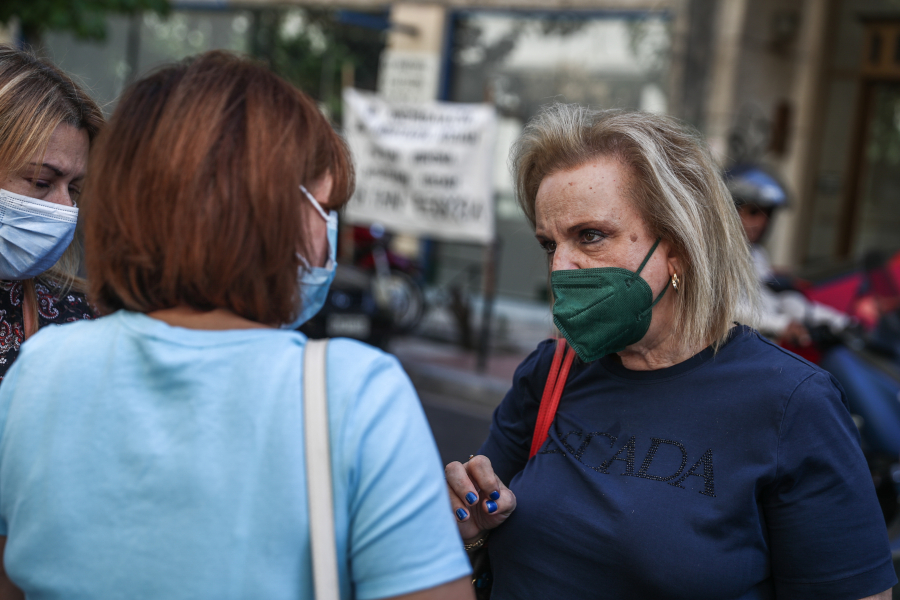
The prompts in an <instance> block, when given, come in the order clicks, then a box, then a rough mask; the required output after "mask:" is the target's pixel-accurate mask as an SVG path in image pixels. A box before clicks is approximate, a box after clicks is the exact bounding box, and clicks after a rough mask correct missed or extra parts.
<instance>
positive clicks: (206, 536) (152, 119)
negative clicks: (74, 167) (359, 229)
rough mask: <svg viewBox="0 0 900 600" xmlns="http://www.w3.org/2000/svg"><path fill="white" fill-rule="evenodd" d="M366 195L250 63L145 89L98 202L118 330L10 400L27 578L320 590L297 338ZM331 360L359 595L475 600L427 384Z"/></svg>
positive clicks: (99, 281) (349, 585)
mask: <svg viewBox="0 0 900 600" xmlns="http://www.w3.org/2000/svg"><path fill="white" fill-rule="evenodd" d="M352 189H353V175H352V165H351V163H350V156H349V154H348V151H347V148H346V146H345V145H344V143H343V142H342V141H341V139H340V138H339V137H338V136H337V135H336V134H335V132H334V131H333V130H332V128H331V127H330V126H329V124H328V122H327V121H326V119H325V118H324V117H323V116H322V114H321V113H320V112H319V111H318V109H317V108H316V105H315V104H314V103H313V101H312V100H311V99H310V98H309V97H307V96H306V95H305V94H303V93H302V92H300V91H298V90H297V89H295V88H293V87H291V86H290V85H289V84H287V83H286V82H285V81H283V80H281V79H280V78H278V77H276V76H275V75H273V74H272V73H270V72H269V71H268V70H266V69H265V68H263V67H261V66H259V65H257V64H255V63H253V62H251V61H249V60H244V59H241V58H237V57H234V56H232V55H229V54H226V53H222V52H211V53H207V54H203V55H201V56H198V57H196V58H194V59H193V60H189V61H187V62H184V63H181V64H178V65H174V66H170V67H166V68H163V69H161V70H160V71H158V72H156V73H154V74H152V75H149V76H148V77H146V78H144V79H142V80H140V81H138V82H137V83H135V84H134V85H133V86H132V87H131V88H130V89H129V90H128V91H127V92H126V94H125V95H124V97H123V98H122V100H121V102H120V103H119V105H118V107H117V109H116V112H115V114H114V115H113V117H112V119H111V121H110V124H109V127H108V129H107V130H106V131H105V132H104V134H103V135H102V136H101V139H100V140H99V141H98V143H97V147H96V150H95V154H94V156H93V157H92V168H91V171H90V174H89V177H88V185H87V187H86V190H85V202H84V204H85V234H86V260H87V268H88V276H89V280H90V287H91V294H92V297H93V298H94V300H95V301H96V303H97V305H98V306H99V307H100V309H101V310H102V311H103V312H104V313H106V316H104V317H103V318H101V319H98V320H96V321H91V322H85V323H83V324H79V325H73V326H69V327H64V328H56V329H53V330H48V331H46V332H42V333H41V334H40V335H37V336H35V338H34V340H33V341H32V342H30V343H29V344H28V345H27V346H26V347H25V349H24V352H23V354H22V357H21V359H20V360H19V362H18V363H17V365H16V366H15V367H14V369H13V370H11V371H10V373H9V375H8V377H7V380H6V381H5V382H4V384H3V386H2V388H0V534H2V535H3V536H6V537H5V538H4V539H5V540H6V541H5V544H6V545H5V556H4V564H5V567H6V574H7V576H8V578H9V580H10V582H11V584H10V585H14V586H15V587H17V588H19V589H20V590H21V591H23V592H24V593H25V594H26V595H27V596H31V595H32V594H33V595H34V596H35V597H44V596H48V597H49V596H52V597H64V598H70V599H73V598H85V599H86V598H111V597H122V598H172V599H174V598H200V597H204V598H223V599H227V598H266V599H279V598H284V599H288V598H290V599H292V600H294V599H297V598H312V597H313V589H312V580H311V558H312V557H311V556H310V542H309V530H310V523H309V517H308V505H307V489H306V488H307V484H306V470H305V467H304V461H305V458H304V434H303V431H304V429H303V417H302V415H303V401H302V389H303V379H304V375H303V371H302V363H303V356H304V351H305V347H306V343H307V340H306V338H305V337H304V336H303V335H302V334H300V333H298V332H296V331H291V330H289V329H290V328H293V327H294V326H296V325H297V324H299V323H300V322H302V321H303V320H304V319H306V318H309V317H310V316H311V315H312V314H314V313H315V312H316V311H317V310H318V309H319V308H321V306H322V302H323V301H324V295H325V293H326V292H327V288H328V285H329V283H330V278H331V275H332V274H333V270H334V266H335V264H334V260H335V243H336V232H337V229H336V225H337V223H336V218H337V214H336V213H335V209H336V208H338V207H340V206H341V205H342V204H344V203H345V202H346V201H347V199H348V198H349V196H350V194H351V192H352ZM327 353H328V362H327V365H328V367H327V392H328V413H329V421H328V422H329V427H328V429H329V436H330V440H331V466H332V469H331V470H332V477H333V496H334V501H333V505H334V515H335V540H336V544H337V557H338V570H339V580H340V591H341V597H342V598H350V597H355V598H416V599H418V598H421V599H444V598H448V599H449V598H467V597H470V595H471V588H470V586H469V584H468V581H467V577H466V576H467V574H468V572H469V567H468V562H467V561H466V557H465V554H464V552H463V548H462V545H461V544H460V541H459V539H458V535H457V534H456V531H455V528H454V527H453V524H452V521H451V519H450V518H449V516H448V515H449V514H450V513H449V511H448V509H449V503H448V502H447V498H446V493H445V492H444V481H443V478H442V476H441V472H440V462H439V458H438V454H437V450H436V447H435V444H434V441H433V439H432V438H431V434H430V431H429V429H428V425H427V422H426V421H425V418H424V415H423V412H422V410H421V406H420V405H419V402H418V399H417V398H416V395H415V391H414V390H413V388H412V386H411V384H410V382H409V380H408V379H407V378H406V376H405V375H404V373H403V372H402V370H401V369H400V367H399V365H398V363H397V362H396V360H395V359H393V358H392V357H390V356H388V355H386V354H384V353H382V352H379V351H377V350H375V349H373V348H370V347H368V346H365V345H363V344H360V343H358V342H355V341H351V340H341V339H337V340H333V341H332V342H331V343H330V344H329V345H328V351H327ZM74 357H77V360H74V359H73V358H74ZM48 369H49V370H50V372H53V373H54V374H55V377H54V378H53V379H52V380H49V381H48V380H47V379H46V377H45V375H44V374H46V373H47V372H48ZM7 583H8V584H9V582H7Z"/></svg>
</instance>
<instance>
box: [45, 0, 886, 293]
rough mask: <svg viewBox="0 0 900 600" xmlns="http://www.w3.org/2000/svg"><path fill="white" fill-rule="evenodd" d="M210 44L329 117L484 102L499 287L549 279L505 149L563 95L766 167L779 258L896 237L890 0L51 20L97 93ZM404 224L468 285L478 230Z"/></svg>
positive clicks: (196, 4) (274, 5)
mask: <svg viewBox="0 0 900 600" xmlns="http://www.w3.org/2000/svg"><path fill="white" fill-rule="evenodd" d="M210 48H225V49H230V50H234V51H238V52H245V53H249V54H252V55H255V56H258V57H260V58H262V59H263V60H266V61H268V62H269V63H270V64H272V66H273V67H274V68H275V69H276V70H278V71H279V72H281V73H282V74H283V75H285V76H286V77H288V78H289V79H291V80H292V81H294V82H295V83H298V84H299V85H300V86H301V87H303V89H305V90H306V91H308V92H310V93H311V94H312V95H314V96H315V97H316V98H317V100H319V102H320V104H321V105H322V106H323V108H324V109H325V110H326V111H329V112H330V114H331V115H332V116H333V117H334V118H335V121H336V122H337V123H339V122H340V121H339V117H340V114H339V113H340V111H341V105H340V98H341V87H342V86H353V87H357V88H360V89H363V90H372V91H375V90H381V91H382V92H385V93H387V92H386V90H392V91H391V93H395V94H400V95H401V96H402V95H403V94H412V96H410V97H417V98H421V99H429V98H432V99H441V100H449V101H454V102H490V103H493V105H494V106H495V107H496V110H497V114H498V117H499V123H498V133H497V138H498V142H497V150H496V153H495V160H494V177H493V179H494V188H495V189H494V196H495V222H496V233H497V239H498V241H499V262H498V275H497V291H498V293H499V294H501V295H504V296H507V297H511V298H518V299H521V300H541V299H543V298H545V297H546V293H547V289H546V286H547V281H546V266H545V265H546V259H545V257H544V255H543V253H542V251H541V250H540V248H539V247H538V245H537V243H536V242H535V241H534V239H533V236H532V234H531V231H530V227H529V226H528V223H527V222H526V220H525V219H524V216H523V215H522V213H521V211H520V210H519V209H518V207H517V206H516V204H515V202H514V199H513V196H512V181H511V178H510V175H509V173H508V172H507V168H506V158H507V155H508V149H509V146H510V144H511V143H512V141H513V140H514V139H515V138H516V136H517V135H518V133H519V132H520V131H521V128H522V126H523V124H524V123H525V122H527V120H528V119H529V118H530V117H531V116H533V115H534V114H535V113H536V111H537V110H538V109H539V108H540V107H541V106H542V105H544V104H546V103H548V102H554V101H565V102H579V103H584V104H589V105H591V106H593V107H597V108H607V107H623V108H640V109H643V110H648V111H654V112H663V113H669V114H673V115H675V116H677V117H679V118H682V119H685V120H686V121H688V122H689V123H691V124H693V125H694V126H695V127H697V128H698V129H699V130H700V131H701V132H703V133H704V134H705V135H706V136H707V139H708V140H709V143H710V146H711V147H712V149H713V151H714V154H716V156H717V158H718V159H719V160H720V162H721V164H722V166H723V168H725V167H727V166H729V165H731V164H734V163H735V162H741V161H753V162H759V163H764V164H766V165H768V166H769V167H771V168H772V169H773V170H774V171H775V172H776V173H778V174H779V175H780V176H781V178H782V179H783V180H784V182H785V183H786V185H787V187H788V188H789V191H790V193H791V196H792V199H791V206H790V208H788V209H786V210H785V211H783V213H784V214H781V215H779V217H778V218H777V221H776V223H775V227H774V229H773V231H772V232H771V235H770V237H769V239H768V241H767V245H768V246H769V248H770V251H771V253H772V256H773V260H774V262H775V263H776V265H777V266H781V267H785V268H789V269H793V270H798V271H800V272H801V273H806V274H813V275H816V274H823V273H825V272H827V271H829V270H834V269H835V268H839V267H840V266H842V265H849V264H850V263H852V261H854V260H856V259H858V258H859V257H860V256H861V255H862V254H863V253H865V252H866V251H869V250H873V249H875V250H881V251H883V252H886V253H890V252H895V251H897V250H900V202H898V200H897V199H896V197H895V195H896V194H897V193H900V175H898V173H900V169H898V166H900V4H898V3H897V2H896V1H895V0H565V1H563V0H548V1H545V2H540V3H538V2H535V1H534V0H504V1H502V2H501V1H499V0H482V1H481V2H477V3H475V2H472V1H471V0H440V1H434V2H418V3H417V2H394V3H390V2H384V1H382V2H377V1H373V0H335V1H332V2H328V3H322V2H313V1H311V0H294V1H281V2H278V1H272V0H197V1H193V2H173V11H172V13H171V15H170V16H169V17H168V18H166V19H161V18H159V17H157V16H155V15H143V16H139V17H133V18H124V17H112V18H111V19H110V21H109V35H108V38H107V40H106V41H105V42H103V43H83V42H76V41H74V40H72V39H71V38H70V37H68V36H66V35H60V34H50V35H48V36H46V39H45V50H46V52H47V54H48V55H49V56H50V57H51V58H52V59H53V60H55V61H57V62H58V63H59V64H60V65H62V66H63V67H64V68H66V69H68V70H70V71H71V72H73V73H75V74H76V75H77V76H79V77H80V78H81V79H82V80H84V81H85V82H86V83H87V85H88V86H89V87H90V89H92V90H93V92H94V94H95V95H96V97H97V98H98V100H100V101H101V102H103V103H106V104H107V105H108V106H112V105H113V103H114V102H115V98H116V96H117V95H118V94H119V93H120V91H121V90H122V89H123V86H124V85H126V84H127V83H128V82H129V81H130V80H131V79H132V78H133V77H134V76H135V75H137V74H140V73H144V72H146V71H147V70H148V69H151V68H152V67H153V66H155V65H157V64H160V63H162V62H166V61H169V60H175V59H179V58H182V57H184V56H187V55H190V54H194V53H196V52H200V51H203V50H207V49H210ZM403 69H413V70H416V69H418V71H417V72H416V73H414V74H413V75H414V76H411V77H405V75H404V74H405V73H406V72H405V71H403ZM387 71H390V73H389V74H388V73H387ZM398 74H399V75H398ZM400 242H401V245H403V247H404V248H403V249H405V250H406V251H408V252H413V253H416V254H417V255H418V256H420V257H423V258H424V259H425V260H426V262H427V263H428V264H429V265H430V267H431V269H430V278H431V282H432V283H434V284H437V285H447V284H448V283H449V282H453V281H459V280H460V279H467V278H468V280H469V281H470V282H471V283H472V285H471V288H470V289H471V291H474V292H476V293H477V292H478V289H479V282H480V277H479V276H478V268H479V264H480V263H481V260H482V256H483V249H482V248H480V247H478V246H476V245H472V244H464V243H453V242H446V241H442V242H428V241H425V242H423V243H419V242H416V241H414V240H413V241H411V240H409V239H402V238H401V240H400ZM467 273H468V274H467ZM473 273H474V275H473Z"/></svg>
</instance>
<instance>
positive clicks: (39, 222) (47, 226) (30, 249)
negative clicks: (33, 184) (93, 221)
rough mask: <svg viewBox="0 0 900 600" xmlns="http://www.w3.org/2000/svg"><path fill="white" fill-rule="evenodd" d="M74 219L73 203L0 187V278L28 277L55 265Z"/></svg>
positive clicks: (71, 232) (66, 244)
mask: <svg viewBox="0 0 900 600" xmlns="http://www.w3.org/2000/svg"><path fill="white" fill-rule="evenodd" d="M77 223H78V209H77V208H75V207H74V206H63V205H62V204H54V203H53V202H46V201H44V200H38V199H37V198H29V197H28V196H21V195H19V194H14V193H13V192H10V191H7V190H0V279H28V278H30V277H35V276H36V275H40V274H41V273H43V272H44V271H46V270H47V269H49V268H50V267H52V266H53V265H55V264H56V261H58V260H59V258H60V257H61V256H62V255H63V252H65V251H66V248H68V247H69V244H71V243H72V238H73V237H74V236H75V225H76V224H77Z"/></svg>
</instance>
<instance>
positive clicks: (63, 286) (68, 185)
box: [0, 45, 103, 380]
mask: <svg viewBox="0 0 900 600" xmlns="http://www.w3.org/2000/svg"><path fill="white" fill-rule="evenodd" d="M102 126H103V114H102V113H101V112H100V108H99V107H98V106H97V104H96V103H95V102H94V101H93V100H92V99H91V98H90V96H88V95H87V94H86V93H85V92H84V90H82V89H81V88H80V87H79V86H78V84H76V83H75V82H74V81H73V80H72V78H71V77H69V76H68V75H66V74H65V73H63V72H62V71H61V70H60V69H58V68H57V67H55V66H54V65H52V64H50V63H49V62H47V61H45V60H41V59H39V58H37V57H36V56H34V55H33V54H31V53H29V52H27V51H24V50H16V49H15V48H11V47H9V46H3V45H0V380H2V378H3V376H4V375H5V374H6V371H7V370H8V369H9V367H10V366H11V365H12V363H13V361H15V360H16V357H17V356H18V354H19V348H20V346H21V344H22V342H23V341H25V340H26V339H28V338H29V337H31V336H32V335H33V334H34V333H35V332H37V330H38V328H40V327H44V326H45V325H49V324H51V323H56V324H61V323H66V322H69V321H76V320H81V319H90V318H93V316H94V315H93V310H92V309H91V307H90V306H89V305H88V304H87V302H86V301H85V298H84V291H85V290H84V288H85V285H84V281H83V280H82V279H81V278H79V277H78V269H79V267H80V266H81V245H80V244H79V243H78V242H75V243H72V242H73V238H74V235H75V228H76V224H77V221H78V208H77V204H78V197H79V194H80V192H81V189H82V186H83V184H84V176H85V170H86V168H87V161H88V151H89V149H90V146H91V144H92V143H93V141H94V139H95V138H96V137H97V135H98V133H99V132H100V129H101V127H102Z"/></svg>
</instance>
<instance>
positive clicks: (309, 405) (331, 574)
mask: <svg viewBox="0 0 900 600" xmlns="http://www.w3.org/2000/svg"><path fill="white" fill-rule="evenodd" d="M327 350H328V340H309V341H308V342H307V343H306V351H305V352H304V357H303V422H304V426H303V433H304V438H305V439H306V488H307V498H308V501H309V535H310V549H311V552H312V569H313V585H314V587H315V594H316V600H338V599H339V598H340V595H341V589H340V583H339V582H338V565H337V544H336V543H335V538H334V500H333V491H332V484H331V443H330V440H329V439H328V438H329V436H328V430H329V427H328V388H327V378H326V374H325V364H326V352H327Z"/></svg>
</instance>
